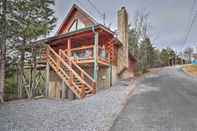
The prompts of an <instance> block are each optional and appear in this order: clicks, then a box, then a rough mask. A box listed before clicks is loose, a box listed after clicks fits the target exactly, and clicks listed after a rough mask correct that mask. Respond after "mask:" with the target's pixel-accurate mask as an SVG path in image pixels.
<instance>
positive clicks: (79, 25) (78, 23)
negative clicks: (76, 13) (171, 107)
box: [69, 19, 85, 32]
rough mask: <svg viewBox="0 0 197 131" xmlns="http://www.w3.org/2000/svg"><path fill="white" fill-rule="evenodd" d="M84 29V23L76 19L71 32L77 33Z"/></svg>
mask: <svg viewBox="0 0 197 131" xmlns="http://www.w3.org/2000/svg"><path fill="white" fill-rule="evenodd" d="M82 28H85V25H84V23H82V22H81V21H80V20H79V19H76V20H75V21H74V22H73V24H72V26H71V27H70V29H69V32H72V31H76V30H79V29H82Z"/></svg>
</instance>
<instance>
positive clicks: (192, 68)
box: [183, 65, 197, 76]
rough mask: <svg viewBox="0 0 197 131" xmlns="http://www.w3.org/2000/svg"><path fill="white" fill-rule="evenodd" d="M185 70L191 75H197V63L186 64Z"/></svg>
mask: <svg viewBox="0 0 197 131" xmlns="http://www.w3.org/2000/svg"><path fill="white" fill-rule="evenodd" d="M183 70H184V71H185V72H186V73H187V74H189V75H192V76H197V65H186V66H184V67H183Z"/></svg>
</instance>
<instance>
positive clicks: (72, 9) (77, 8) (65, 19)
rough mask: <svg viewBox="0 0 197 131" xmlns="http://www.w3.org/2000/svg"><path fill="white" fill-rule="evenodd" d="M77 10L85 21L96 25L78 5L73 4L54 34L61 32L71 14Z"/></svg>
mask: <svg viewBox="0 0 197 131" xmlns="http://www.w3.org/2000/svg"><path fill="white" fill-rule="evenodd" d="M75 10H77V11H78V12H80V13H81V14H82V15H83V16H84V17H85V18H86V19H88V20H89V21H90V22H91V23H92V24H93V25H96V24H98V23H97V21H96V20H95V19H94V18H93V17H92V16H90V15H89V14H88V13H87V12H86V11H85V10H84V9H82V8H80V7H79V6H78V5H76V4H73V6H72V7H71V9H70V10H69V12H68V14H67V15H66V17H65V18H64V20H63V22H62V24H61V25H60V27H59V29H58V31H57V33H56V34H60V33H61V32H62V30H63V27H64V26H65V25H66V24H67V21H68V20H69V18H70V17H72V13H73V12H74V11H75Z"/></svg>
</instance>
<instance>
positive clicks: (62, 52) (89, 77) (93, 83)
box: [60, 49, 96, 90]
mask: <svg viewBox="0 0 197 131" xmlns="http://www.w3.org/2000/svg"><path fill="white" fill-rule="evenodd" d="M60 52H61V54H62V55H63V56H64V57H66V59H68V60H69V61H70V62H71V63H72V64H73V65H74V66H75V67H76V68H77V69H78V70H80V72H81V73H82V74H83V75H85V76H86V77H87V78H88V79H89V80H90V81H91V82H92V85H91V86H90V85H89V84H88V83H87V82H86V81H85V80H84V81H85V83H84V84H86V85H87V86H88V87H89V88H92V90H95V86H96V81H95V80H94V79H93V78H92V77H91V76H90V75H89V74H88V73H86V72H85V71H84V70H83V69H82V68H81V67H80V66H79V65H77V63H76V62H75V61H73V60H72V59H71V58H70V57H69V56H67V55H66V53H65V52H64V51H63V50H61V49H60ZM79 76H80V75H79Z"/></svg>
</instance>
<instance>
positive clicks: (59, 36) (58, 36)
mask: <svg viewBox="0 0 197 131" xmlns="http://www.w3.org/2000/svg"><path fill="white" fill-rule="evenodd" d="M76 9H77V11H79V12H80V13H82V14H83V15H84V16H85V17H86V19H88V20H90V21H91V22H92V25H90V26H88V27H85V28H82V29H79V30H76V31H72V32H66V33H62V31H63V30H64V29H63V28H64V26H65V24H67V21H68V20H69V18H70V17H71V16H72V12H73V11H75V10H76ZM93 28H94V29H95V30H97V29H102V30H104V31H105V32H107V33H109V34H111V35H112V36H114V40H115V41H116V42H115V43H116V44H117V45H118V46H121V45H122V43H121V42H120V41H119V40H118V39H117V38H116V33H115V32H114V31H112V30H111V29H109V28H108V27H106V26H105V25H102V24H98V23H97V22H96V20H95V19H94V18H93V17H91V16H90V15H89V14H88V13H86V11H84V10H83V9H82V8H80V7H79V6H77V5H76V4H74V5H73V6H72V7H71V9H70V11H69V12H68V14H67V16H66V17H65V19H64V21H63V23H62V24H61V26H60V28H59V29H58V31H57V33H56V35H55V36H52V37H48V38H46V39H42V40H38V41H36V42H34V44H35V45H37V44H41V43H47V44H49V43H50V42H52V41H55V40H58V39H62V38H69V37H71V36H74V35H77V34H80V33H83V32H86V31H93Z"/></svg>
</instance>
